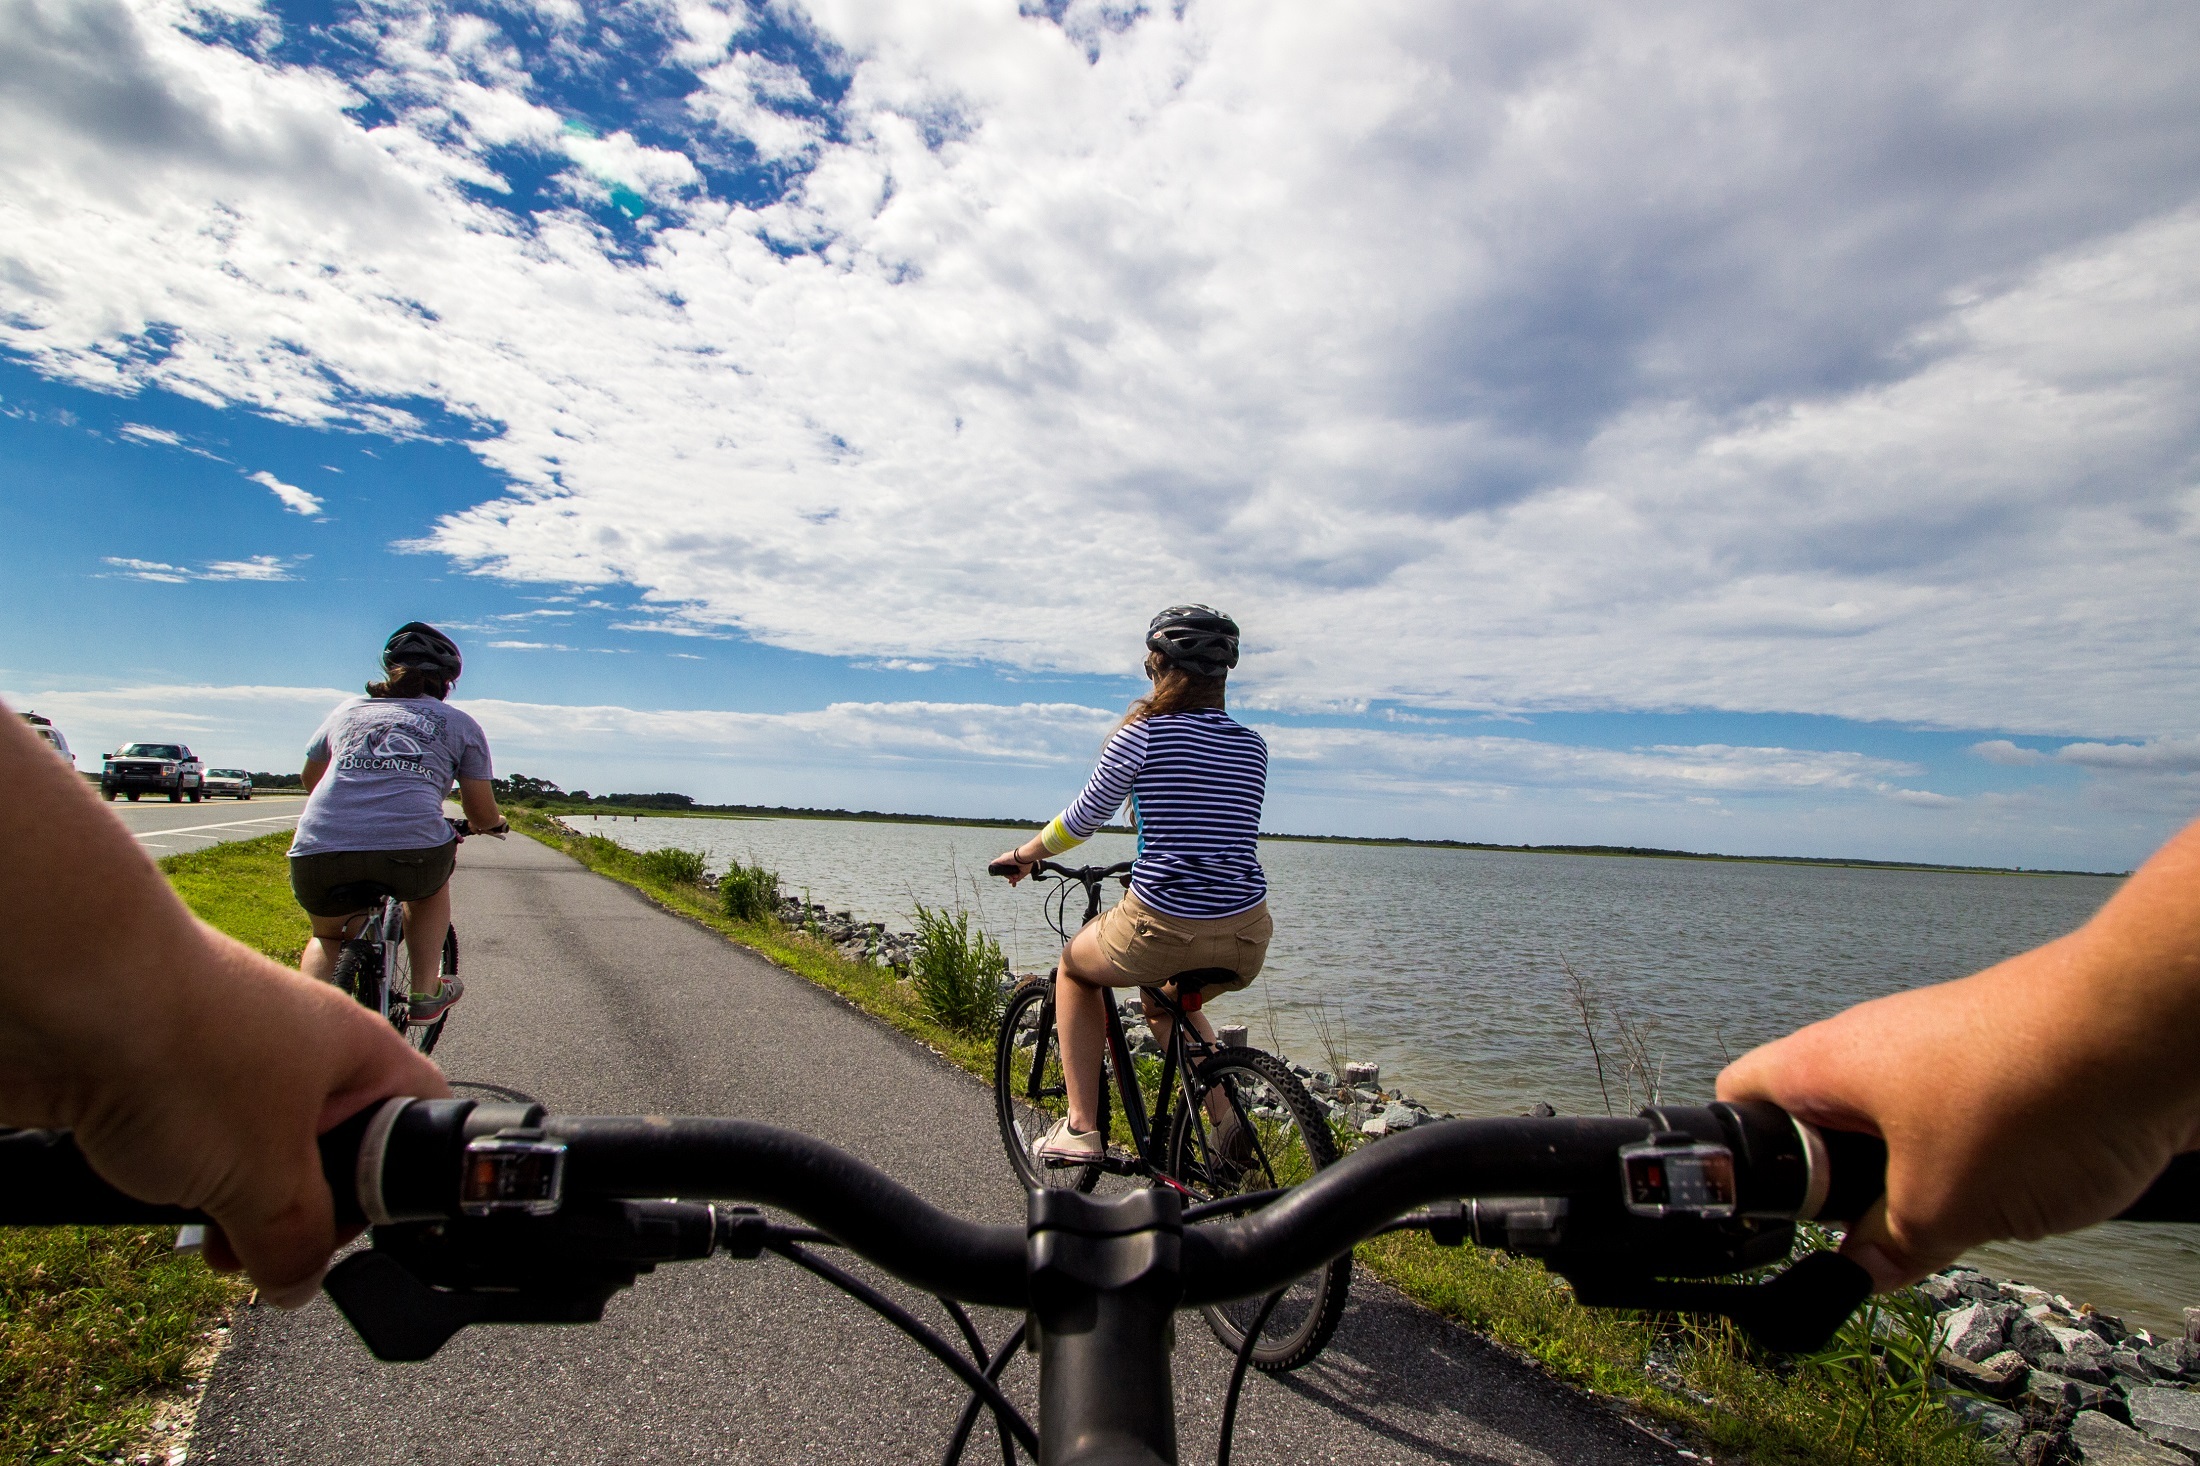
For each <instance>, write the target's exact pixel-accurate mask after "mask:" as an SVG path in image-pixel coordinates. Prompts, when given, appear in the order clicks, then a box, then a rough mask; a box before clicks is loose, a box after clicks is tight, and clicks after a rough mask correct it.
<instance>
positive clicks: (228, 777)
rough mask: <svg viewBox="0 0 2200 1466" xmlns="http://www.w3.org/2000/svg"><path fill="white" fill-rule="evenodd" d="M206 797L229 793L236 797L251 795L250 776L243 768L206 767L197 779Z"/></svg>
mask: <svg viewBox="0 0 2200 1466" xmlns="http://www.w3.org/2000/svg"><path fill="white" fill-rule="evenodd" d="M199 787H200V788H202V789H204V790H205V791H206V797H207V798H208V799H213V798H216V797H218V796H220V795H224V794H226V795H229V796H231V797H233V798H236V799H250V798H251V797H252V776H251V775H250V774H248V773H246V772H245V771H244V770H243V769H208V770H207V771H206V776H205V777H204V778H203V779H201V780H200V781H199Z"/></svg>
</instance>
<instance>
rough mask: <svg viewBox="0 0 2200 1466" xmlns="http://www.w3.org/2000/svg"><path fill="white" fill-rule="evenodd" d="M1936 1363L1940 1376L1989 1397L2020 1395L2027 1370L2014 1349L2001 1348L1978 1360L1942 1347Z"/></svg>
mask: <svg viewBox="0 0 2200 1466" xmlns="http://www.w3.org/2000/svg"><path fill="white" fill-rule="evenodd" d="M1939 1366H1940V1373H1941V1376H1942V1378H1944V1379H1946V1380H1947V1381H1948V1383H1950V1384H1952V1385H1954V1386H1955V1387H1956V1388H1957V1389H1961V1390H1969V1391H1970V1392H1971V1393H1973V1394H1975V1395H1984V1396H1986V1397H1987V1398H1988V1399H1992V1400H2013V1399H2015V1398H2016V1397H2017V1396H2019V1395H2021V1394H2023V1393H2024V1380H2025V1376H2026V1374H2028V1373H2029V1371H2028V1370H2027V1368H2026V1367H2025V1363H2024V1356H2023V1355H2021V1354H2019V1353H2017V1351H2016V1350H2014V1349H2004V1350H2002V1351H2001V1352H2000V1353H1999V1354H1996V1355H1993V1356H1991V1357H1990V1358H1987V1359H1983V1360H1977V1361H1973V1360H1969V1359H1966V1358H1964V1357H1963V1356H1962V1355H1961V1354H1955V1353H1951V1352H1949V1351H1948V1350H1945V1349H1943V1350H1942V1351H1941V1354H1940V1360H1939Z"/></svg>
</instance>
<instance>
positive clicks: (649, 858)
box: [636, 846, 709, 886]
mask: <svg viewBox="0 0 2200 1466" xmlns="http://www.w3.org/2000/svg"><path fill="white" fill-rule="evenodd" d="M636 863H637V864H639V865H640V866H641V868H642V874H644V875H646V876H648V877H650V878H651V879H653V880H660V881H663V882H665V883H666V884H667V885H674V886H699V885H701V884H702V883H703V876H704V873H705V872H706V871H707V870H708V869H709V867H708V865H707V864H706V862H705V861H704V858H703V852H702V851H700V850H682V849H680V848H678V847H677V846H667V847H666V848H664V849H662V850H644V851H643V852H642V853H641V854H640V856H639V857H637V862H636Z"/></svg>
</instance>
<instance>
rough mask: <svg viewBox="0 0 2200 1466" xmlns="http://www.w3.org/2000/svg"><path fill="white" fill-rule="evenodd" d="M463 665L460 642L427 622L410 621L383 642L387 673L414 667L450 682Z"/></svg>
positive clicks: (384, 666) (383, 667) (383, 661)
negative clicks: (459, 648) (401, 668)
mask: <svg viewBox="0 0 2200 1466" xmlns="http://www.w3.org/2000/svg"><path fill="white" fill-rule="evenodd" d="M462 665H463V659H462V658H460V656H459V654H458V643H457V642H455V641H453V640H451V639H450V638H449V637H447V636H445V635H444V634H443V633H442V632H440V631H438V630H436V629H435V628H434V627H433V626H430V625H429V624H428V623H427V622H425V621H407V622H406V623H405V624H404V625H403V626H400V627H398V628H397V629H396V630H395V631H393V632H391V633H390V639H389V640H388V641H386V642H384V643H383V644H382V670H383V671H385V672H395V671H396V670H397V669H398V668H400V667H410V668H413V669H414V670H415V671H420V672H430V673H433V674H434V675H436V676H438V677H441V678H442V679H443V680H444V681H446V682H448V681H450V680H451V679H452V678H453V677H456V676H457V675H458V672H459V668H460V667H461V666H462Z"/></svg>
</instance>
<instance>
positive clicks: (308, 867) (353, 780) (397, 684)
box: [290, 621, 507, 1023]
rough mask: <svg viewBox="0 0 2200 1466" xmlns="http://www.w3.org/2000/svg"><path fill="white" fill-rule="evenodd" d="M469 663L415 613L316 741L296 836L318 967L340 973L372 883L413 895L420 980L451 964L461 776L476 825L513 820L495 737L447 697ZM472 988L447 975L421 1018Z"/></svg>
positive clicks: (438, 1012)
mask: <svg viewBox="0 0 2200 1466" xmlns="http://www.w3.org/2000/svg"><path fill="white" fill-rule="evenodd" d="M461 665H462V662H461V658H460V657H459V654H458V646H457V644H456V643H455V642H453V641H452V640H451V639H450V638H449V637H447V636H445V635H444V634H443V633H442V632H440V631H438V630H436V629H435V628H434V627H433V626H429V625H427V624H426V623H424V622H420V621H412V622H408V623H407V624H405V625H404V626H401V627H399V628H398V629H397V631H396V633H395V634H393V635H392V636H391V637H390V639H389V642H388V643H387V644H386V645H385V646H384V647H383V648H382V669H383V672H384V677H383V680H382V681H380V682H370V683H368V684H367V695H366V696H365V697H355V698H352V699H350V700H349V701H347V702H345V703H344V704H343V705H342V706H340V707H338V708H337V709H336V711H334V712H332V713H330V714H329V715H328V717H327V718H326V719H325V720H323V722H322V723H321V726H320V728H319V730H318V731H316V732H315V733H314V735H313V741H312V742H311V743H310V744H308V745H307V746H306V766H305V784H306V788H307V790H308V791H309V794H308V797H307V799H306V808H305V813H304V814H303V815H301V816H300V817H299V819H298V835H297V838H296V839H295V840H293V841H292V842H291V846H290V889H291V890H292V892H293V893H295V894H296V896H297V897H298V904H299V905H300V906H303V907H304V908H305V909H306V914H307V915H308V916H310V917H311V918H312V919H313V940H312V941H310V942H308V943H307V944H306V950H305V956H304V957H302V958H301V959H299V962H298V970H299V971H301V972H303V973H305V975H306V976H308V977H315V978H319V979H320V980H321V981H323V982H327V981H329V980H330V979H331V978H332V977H334V976H335V973H336V957H337V953H338V951H339V950H340V949H341V948H342V946H343V944H344V941H345V939H346V938H347V937H350V936H352V935H354V934H355V933H354V932H353V930H352V924H353V923H354V922H355V921H356V920H357V919H358V918H359V917H360V916H362V915H363V914H364V913H365V912H366V911H367V910H368V909H369V908H370V907H371V906H372V905H373V904H374V902H375V901H376V900H378V899H380V898H379V895H370V894H367V892H368V891H370V890H371V889H373V888H387V889H388V891H389V892H390V893H391V894H392V895H394V896H396V897H397V899H398V900H400V901H403V902H404V903H405V944H406V946H407V947H409V948H410V949H411V951H412V970H413V974H414V977H413V980H414V981H415V982H424V981H429V980H431V979H432V978H434V976H435V975H436V972H437V970H438V968H439V967H440V965H441V963H440V956H441V953H442V950H443V934H444V932H445V931H446V930H448V929H449V927H450V924H451V892H450V884H449V883H450V879H451V870H452V867H453V866H454V865H455V863H456V860H457V854H458V837H457V835H456V833H455V832H454V831H453V830H452V829H451V827H450V825H449V824H447V823H446V822H445V820H444V817H443V800H444V797H445V796H446V795H447V794H448V793H449V792H450V788H451V781H452V780H454V779H455V780H457V781H458V790H459V801H460V803H462V804H463V805H464V806H465V808H466V819H467V821H468V823H470V824H471V825H472V826H473V828H474V830H475V832H476V833H479V834H484V835H492V834H498V833H501V832H502V831H503V830H504V829H505V828H507V827H506V825H505V823H504V816H503V815H502V814H501V813H499V812H498V810H497V801H496V793H495V791H494V790H493V789H492V788H491V787H490V777H491V770H490V765H489V740H488V739H487V738H486V737H484V736H483V734H482V731H481V725H480V724H479V723H476V722H475V721H474V720H473V719H472V718H470V717H468V716H467V715H466V714H465V713H462V712H460V711H459V710H458V709H457V708H454V707H450V706H447V705H446V704H445V703H444V701H443V699H444V696H445V695H446V694H447V693H448V692H449V691H450V686H451V684H452V683H454V682H456V681H457V680H458V674H459V670H460V667H461ZM465 990H466V989H465V984H464V983H462V982H460V981H459V980H458V979H457V978H455V977H446V978H444V979H443V981H442V982H441V984H440V985H439V987H438V988H437V989H436V990H434V991H430V992H424V993H420V992H416V993H414V994H413V998H412V1021H413V1022H415V1023H432V1022H434V1021H435V1020H436V1019H438V1018H440V1017H442V1016H443V1014H444V1012H445V1011H446V1010H447V1009H449V1007H450V1006H451V1004H453V1003H455V1002H457V1001H458V999H459V995H460V994H461V993H463V992H464V991H465Z"/></svg>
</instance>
